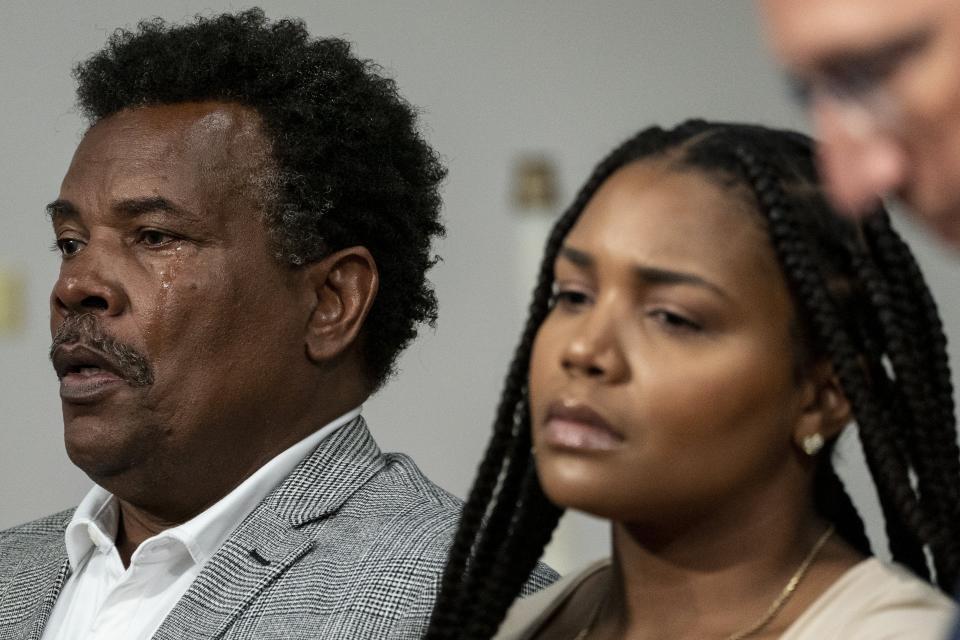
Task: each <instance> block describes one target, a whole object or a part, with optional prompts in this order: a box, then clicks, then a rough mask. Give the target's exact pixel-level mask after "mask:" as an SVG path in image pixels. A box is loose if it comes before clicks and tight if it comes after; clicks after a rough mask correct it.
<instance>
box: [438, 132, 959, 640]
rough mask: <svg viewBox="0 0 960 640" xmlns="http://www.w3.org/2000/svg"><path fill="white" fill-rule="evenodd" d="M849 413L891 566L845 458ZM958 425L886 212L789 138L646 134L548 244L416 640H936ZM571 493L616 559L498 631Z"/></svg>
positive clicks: (933, 324)
mask: <svg viewBox="0 0 960 640" xmlns="http://www.w3.org/2000/svg"><path fill="white" fill-rule="evenodd" d="M851 421H855V422H856V425H857V426H856V428H857V431H858V433H859V437H860V441H861V443H862V445H863V450H864V452H865V455H866V460H867V464H868V467H869V470H870V474H871V476H872V478H873V481H874V483H875V485H876V490H877V494H878V496H879V499H880V504H881V506H882V507H883V512H884V516H885V524H886V533H887V536H888V539H889V544H890V551H891V553H892V556H893V559H894V560H895V561H896V563H898V564H896V565H891V564H886V563H883V562H881V561H879V560H877V559H874V558H873V557H872V550H871V548H870V543H869V541H868V539H867V537H866V535H865V533H864V526H863V523H862V521H861V519H860V517H859V515H858V514H857V511H856V509H855V508H854V506H853V504H852V502H851V501H850V498H849V497H848V496H847V493H846V492H845V490H844V487H843V484H842V483H841V481H840V479H839V478H838V476H837V475H836V473H835V471H834V468H833V464H832V459H831V458H832V455H831V454H832V452H833V445H834V443H835V442H836V439H837V437H838V436H839V435H840V433H841V432H842V431H843V430H844V429H845V428H854V427H852V426H851V427H847V425H848V423H850V422H851ZM956 438H957V433H956V424H955V418H954V407H953V399H952V389H951V383H950V371H949V368H948V364H947V356H946V353H945V339H944V335H943V331H942V328H941V322H940V319H939V317H938V315H937V310H936V306H935V304H934V301H933V300H932V298H931V297H930V293H929V291H928V289H927V287H926V285H925V283H924V281H923V278H922V276H921V274H920V271H919V269H918V267H917V264H916V262H915V261H914V259H913V256H912V255H911V253H910V251H909V249H908V248H907V246H906V245H905V244H904V243H903V241H902V240H901V239H900V237H899V236H898V235H897V234H896V232H895V231H894V230H893V229H892V228H891V227H890V221H889V218H888V217H887V214H886V213H885V212H883V211H877V212H876V213H875V214H874V215H873V216H871V217H870V218H868V219H866V220H865V221H863V222H862V223H860V224H859V225H855V223H852V222H847V221H844V220H841V219H839V218H837V217H835V216H834V215H833V214H832V212H831V211H830V210H829V208H828V205H827V204H826V202H825V201H824V199H823V194H822V191H821V188H820V184H819V182H818V180H817V178H816V175H815V170H814V166H813V158H812V150H811V145H810V141H809V139H807V138H806V137H804V136H801V135H800V134H796V133H791V132H784V131H775V130H770V129H766V128H762V127H758V126H747V125H735V124H714V123H707V122H703V121H691V122H687V123H685V124H683V125H681V126H679V127H677V128H675V129H673V130H669V131H664V130H661V129H658V128H653V129H648V130H646V131H643V132H641V133H640V134H638V135H637V136H635V137H634V138H632V139H631V140H629V141H627V142H626V143H625V144H624V145H622V146H621V147H620V148H618V149H617V150H615V151H614V152H613V153H612V154H611V155H610V156H609V157H608V158H607V159H605V160H604V161H603V162H602V163H601V164H600V165H599V166H598V167H597V168H596V170H595V171H594V173H593V175H592V176H591V178H590V179H589V181H588V182H587V184H586V185H585V186H584V187H583V189H582V190H581V192H580V194H579V195H578V197H577V199H576V201H575V202H574V204H573V206H572V207H571V208H570V210H569V211H568V212H567V213H566V214H565V215H564V216H563V217H562V218H561V219H560V220H559V222H558V223H557V225H556V227H555V229H554V231H553V233H552V235H551V238H550V240H549V241H548V245H547V250H546V256H545V258H544V262H543V267H542V269H541V273H540V280H539V283H538V285H537V288H536V290H535V293H534V299H533V302H532V305H531V310H530V318H529V321H528V323H527V327H526V330H525V332H524V335H523V339H522V341H521V343H520V346H519V348H518V349H517V352H516V356H515V358H514V361H513V363H512V365H511V369H510V373H509V375H508V377H507V380H506V388H505V390H504V394H503V398H502V401H501V405H500V408H499V411H498V414H497V419H496V424H495V431H494V435H493V438H492V440H491V442H490V445H489V448H488V450H487V453H486V456H485V458H484V461H483V463H482V465H481V468H480V471H479V475H478V477H477V479H476V481H475V484H474V487H473V489H472V492H471V494H470V498H469V501H468V503H467V505H466V507H465V510H464V513H463V519H462V523H461V527H460V530H459V533H458V535H457V538H456V541H455V543H454V546H453V548H452V550H451V555H450V559H449V564H448V567H447V570H446V574H445V576H444V581H443V585H442V591H441V594H440V597H439V599H438V601H437V604H436V608H435V610H434V613H433V618H432V622H431V627H430V630H429V632H428V635H427V638H429V639H430V640H443V639H454V638H456V639H457V640H469V639H488V638H490V637H491V636H493V635H494V634H495V633H496V632H497V629H498V628H499V629H500V633H499V635H497V638H549V639H551V640H562V639H565V638H569V639H574V638H575V639H577V640H584V639H586V638H590V639H598V638H604V639H613V638H617V639H622V638H628V639H637V640H639V639H646V638H670V639H671V640H683V639H691V640H692V639H697V640H705V639H706V640H709V639H724V640H734V639H736V640H739V639H741V638H757V639H759V638H783V639H789V640H801V639H802V640H830V639H836V640H841V639H842V640H858V639H862V640H868V639H870V640H873V639H876V638H887V639H892V638H900V639H904V640H906V639H907V638H909V639H910V640H926V639H928V638H929V639H931V640H933V639H936V640H940V638H942V634H944V633H945V632H946V628H947V626H948V625H949V623H950V620H951V619H952V617H953V616H954V605H953V604H952V603H951V601H950V600H949V599H948V598H947V597H946V596H944V595H943V593H942V592H941V591H939V590H938V589H937V588H936V587H935V586H934V585H938V586H939V587H940V588H942V589H952V588H953V586H954V585H955V583H956V580H957V578H958V577H960V498H958V492H960V453H958V448H957V444H956ZM563 508H574V509H579V510H582V511H586V512H589V513H592V514H595V515H597V516H600V517H603V518H607V519H609V520H610V521H611V525H612V542H613V552H612V560H610V561H608V562H603V563H599V564H598V565H594V566H592V567H588V568H587V569H586V570H584V571H583V572H580V573H578V574H575V575H572V576H567V577H566V578H564V579H563V580H561V581H560V582H559V583H557V584H556V585H554V586H553V587H551V588H549V589H547V590H546V591H544V592H541V593H539V594H535V595H534V596H532V597H531V598H529V599H527V600H521V601H518V602H517V604H516V605H515V606H514V607H513V608H512V609H511V611H510V615H509V617H508V618H507V621H506V622H505V623H503V624H502V625H501V623H502V621H503V619H504V616H505V614H506V613H507V609H508V607H510V605H511V603H512V602H513V601H514V599H515V598H516V596H517V594H518V592H519V591H520V588H521V586H522V584H523V582H524V580H525V578H526V577H527V575H528V573H529V572H530V570H531V568H532V567H533V566H534V563H535V562H536V559H537V558H538V557H539V556H540V554H541V552H542V551H543V547H544V545H545V544H546V543H547V541H548V540H549V538H550V535H551V532H552V530H553V528H554V526H555V525H556V522H557V519H558V518H559V516H560V514H561V512H562V510H563ZM931 582H932V584H931Z"/></svg>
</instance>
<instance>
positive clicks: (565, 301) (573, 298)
mask: <svg viewBox="0 0 960 640" xmlns="http://www.w3.org/2000/svg"><path fill="white" fill-rule="evenodd" d="M588 302H590V296H588V295H587V294H586V293H584V292H583V291H577V290H575V289H558V290H556V291H554V293H553V306H560V307H565V308H574V307H579V306H582V305H584V304H587V303H588Z"/></svg>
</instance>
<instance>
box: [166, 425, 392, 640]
mask: <svg viewBox="0 0 960 640" xmlns="http://www.w3.org/2000/svg"><path fill="white" fill-rule="evenodd" d="M384 464H385V463H384V461H383V459H382V456H381V454H380V450H379V449H378V448H377V445H376V443H375V442H374V441H373V438H372V437H371V436H370V433H369V431H367V427H366V424H365V423H364V421H363V418H357V419H356V420H354V421H353V422H351V423H349V424H347V425H344V426H343V427H341V428H340V429H338V430H337V431H336V432H335V433H333V434H331V435H330V436H329V437H328V438H326V439H325V440H324V441H323V442H321V443H320V445H319V446H318V447H317V449H315V450H314V452H313V453H312V454H310V455H309V456H307V458H306V459H305V460H304V461H303V462H301V463H300V465H299V466H298V467H297V468H296V469H295V470H294V471H293V473H291V474H290V476H288V477H287V478H286V479H285V480H284V481H283V482H281V483H280V485H279V486H278V487H277V488H276V489H274V490H273V491H272V492H271V493H270V495H269V496H267V498H266V499H265V500H264V501H263V502H262V503H261V504H260V505H259V506H258V507H257V508H256V509H254V511H253V512H252V513H251V514H250V515H249V516H247V518H246V519H245V520H244V522H243V523H242V524H241V525H240V526H239V527H238V528H237V530H236V531H234V532H233V533H232V534H231V535H230V537H229V538H228V539H227V541H226V542H225V543H224V545H223V546H222V547H221V548H220V549H219V550H218V551H217V553H215V554H214V555H213V557H212V558H210V561H209V562H208V563H207V565H206V566H205V567H204V568H203V570H202V571H201V572H200V574H199V575H198V576H197V579H196V580H195V581H194V582H193V584H192V585H191V586H190V588H189V589H188V590H187V592H186V593H185V594H184V595H183V597H182V598H181V599H180V601H179V602H178V603H177V604H176V606H175V607H174V608H173V610H172V611H171V612H170V614H169V615H168V616H167V618H166V619H165V620H164V622H163V624H162V625H161V626H160V628H159V629H158V630H157V632H156V634H155V635H154V640H181V639H182V638H185V637H200V638H219V637H222V636H223V634H225V633H226V631H227V630H228V628H229V626H230V625H231V624H232V623H233V622H234V620H236V619H237V618H238V617H239V616H240V615H241V614H242V613H243V611H244V610H245V609H246V608H247V607H249V606H250V604H251V603H252V602H253V601H254V600H256V598H257V597H258V596H259V595H260V593H261V592H262V591H263V590H264V588H266V587H267V585H269V584H271V583H272V582H273V581H274V580H276V579H277V578H278V577H279V576H280V575H281V574H282V573H283V572H284V571H286V570H287V569H288V568H289V567H290V566H291V565H293V564H294V563H295V562H297V560H299V559H300V558H301V557H303V555H304V554H306V553H308V552H309V551H310V550H311V549H312V548H313V546H314V545H315V527H304V526H303V525H305V524H307V523H310V522H313V521H316V520H319V519H321V518H324V517H326V516H327V515H329V514H331V513H333V512H335V511H336V510H337V509H338V508H339V507H340V505H342V504H343V503H344V502H345V501H346V500H347V499H348V498H349V497H350V496H351V495H352V494H353V493H354V492H355V491H356V490H357V489H359V488H360V487H361V486H362V485H363V484H364V483H365V482H366V481H367V480H369V479H370V478H371V477H373V476H374V475H375V474H376V473H377V472H378V471H379V470H380V469H381V468H382V467H383V465H384Z"/></svg>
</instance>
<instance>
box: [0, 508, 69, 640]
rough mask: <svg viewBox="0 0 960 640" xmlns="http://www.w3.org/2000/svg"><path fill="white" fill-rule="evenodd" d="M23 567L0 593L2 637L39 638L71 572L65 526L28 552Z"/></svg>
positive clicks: (23, 639)
mask: <svg viewBox="0 0 960 640" xmlns="http://www.w3.org/2000/svg"><path fill="white" fill-rule="evenodd" d="M69 520H70V519H69V516H68V517H67V518H66V520H65V521H64V523H63V526H64V529H65V528H66V525H67V523H68V522H69ZM20 569H21V570H20V572H19V573H17V575H16V576H14V578H13V579H12V580H11V581H10V583H9V584H8V585H7V588H6V590H5V591H4V592H3V594H0V640H7V639H10V640H14V639H15V640H40V636H41V635H42V634H43V628H44V627H45V626H46V624H47V620H49V619H50V613H51V612H52V611H53V605H54V604H56V602H57V598H58V597H59V596H60V591H61V590H62V589H63V585H64V583H65V582H66V581H67V578H68V577H69V576H70V562H69V560H68V559H67V549H66V545H65V542H64V538H63V530H61V531H60V535H56V536H50V537H49V538H48V540H45V541H44V543H42V544H40V545H38V546H37V547H36V548H35V549H34V550H33V551H31V552H30V553H28V554H26V555H25V556H24V558H23V562H22V563H21V565H20Z"/></svg>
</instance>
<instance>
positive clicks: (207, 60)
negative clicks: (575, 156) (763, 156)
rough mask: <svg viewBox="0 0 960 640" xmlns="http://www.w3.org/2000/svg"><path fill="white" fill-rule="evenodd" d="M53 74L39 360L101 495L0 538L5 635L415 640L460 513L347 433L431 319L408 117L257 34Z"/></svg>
mask: <svg viewBox="0 0 960 640" xmlns="http://www.w3.org/2000/svg"><path fill="white" fill-rule="evenodd" d="M75 77H76V79H77V80H78V83H79V88H78V96H79V105H80V108H81V109H82V111H83V113H84V114H85V115H86V116H87V117H88V118H89V122H90V128H89V129H88V130H87V131H86V133H85V134H84V136H83V138H82V140H81V142H80V144H79V146H78V148H77V149H76V152H75V154H74V156H73V160H72V162H71V164H70V167H69V169H68V171H67V174H66V176H65V178H64V179H63V183H62V186H61V190H60V194H59V196H58V197H57V198H56V200H54V201H53V202H52V203H51V204H50V205H49V206H48V210H49V214H50V218H51V221H52V223H53V231H54V235H55V246H56V250H57V251H58V252H59V254H60V256H61V267H60V276H59V279H58V280H57V281H56V283H55V284H54V287H53V292H52V294H51V297H50V313H51V332H52V335H53V344H52V347H51V358H52V362H53V365H54V367H55V369H56V373H57V376H58V378H59V379H60V398H61V401H62V407H63V418H64V437H65V443H66V448H67V452H68V454H69V456H70V458H71V460H72V461H73V462H74V463H75V464H76V465H77V466H78V467H80V468H81V469H83V470H84V471H85V472H86V473H87V474H88V475H89V476H90V478H91V479H93V481H94V482H95V483H96V486H95V487H94V488H93V489H92V490H91V491H90V492H89V494H88V495H87V496H86V498H84V500H83V501H82V502H81V504H80V505H79V507H78V508H77V509H76V510H69V511H66V512H63V513H59V514H56V515H53V516H49V517H46V518H43V519H41V520H37V521H35V522H31V523H29V524H25V525H22V526H19V527H16V528H13V529H10V530H7V531H4V532H0V638H3V639H10V640H13V639H16V640H23V639H24V638H36V639H42V640H65V639H68V638H69V639H71V640H73V639H83V638H109V639H114V638H116V639H123V640H134V639H146V638H157V639H181V638H213V637H216V638H233V639H240V638H251V639H257V640H266V639H269V638H276V639H279V638H284V639H289V638H318V637H323V638H351V639H353V638H376V639H380V638H419V637H420V636H421V635H422V633H423V630H424V629H425V627H426V623H427V619H428V616H429V613H430V610H431V607H432V604H433V600H434V596H435V593H436V590H437V588H438V584H439V578H440V574H441V570H442V567H443V562H444V559H445V555H446V550H447V547H448V545H449V542H450V539H451V538H452V534H453V531H454V527H455V522H456V519H457V517H458V514H459V510H460V502H459V501H458V500H457V499H455V498H454V497H452V496H450V495H448V494H447V493H446V492H444V491H443V490H441V489H440V488H439V487H437V486H436V485H434V484H432V483H431V482H430V481H429V480H428V479H427V478H425V477H424V476H423V475H422V474H421V472H420V471H419V470H418V469H417V467H416V466H415V465H414V463H413V462H412V461H411V460H410V459H409V458H408V457H406V456H404V455H402V454H384V453H381V452H380V450H379V449H378V447H377V445H376V443H375V442H374V440H373V438H372V437H371V435H370V433H369V432H368V430H367V426H366V424H365V423H364V420H363V418H362V417H361V414H360V408H361V405H362V403H363V402H364V401H365V400H366V399H367V398H368V397H369V396H370V394H372V393H374V392H375V391H376V390H377V389H378V388H380V387H381V386H382V385H383V384H384V383H385V382H386V381H387V379H388V378H389V377H390V375H391V374H392V372H393V370H394V363H395V360H396V358H397V356H398V354H399V353H400V352H401V350H402V349H403V348H404V347H405V346H406V345H407V344H409V343H410V341H411V340H412V339H413V338H414V337H415V336H416V334H417V328H418V326H419V325H420V324H422V323H432V322H433V320H434V319H435V317H436V312H437V306H436V299H435V296H434V292H433V290H432V288H431V286H430V284H429V282H428V281H427V280H426V272H427V270H428V269H429V268H430V266H431V265H432V264H433V263H434V261H435V257H434V255H433V253H432V249H431V244H432V240H433V239H434V238H436V237H437V236H439V235H441V234H442V233H443V226H442V224H441V222H440V219H439V208H440V196H439V193H438V188H439V184H440V182H441V180H442V178H443V176H444V173H445V171H444V169H443V167H442V166H441V164H440V163H439V161H438V159H437V156H436V154H435V153H434V152H433V150H432V149H431V148H430V147H429V146H428V145H427V144H426V142H425V141H424V140H423V139H422V137H421V136H420V134H419V133H418V131H417V126H416V118H415V111H414V108H413V107H411V106H410V105H409V104H407V103H406V102H405V101H404V100H403V99H402V98H400V97H399V96H398V94H397V89H396V86H395V85H394V83H393V81H391V80H389V79H387V78H385V77H383V76H381V75H380V74H379V72H378V70H377V67H376V66H375V65H373V63H371V62H369V61H365V60H361V59H358V58H357V57H355V56H354V55H353V54H352V53H351V51H350V46H349V45H348V44H347V43H346V42H344V41H341V40H337V39H312V38H311V37H310V36H309V34H308V33H307V31H306V29H305V27H304V25H303V24H302V22H299V21H296V20H280V21H277V22H269V21H267V20H266V19H265V17H264V15H263V13H262V12H261V11H259V10H256V9H254V10H249V11H245V12H242V13H238V14H235V15H229V14H225V15H220V16H215V17H212V18H197V19H196V20H195V21H194V22H192V23H189V24H185V25H180V26H177V25H168V24H166V23H164V22H162V21H160V20H159V19H158V20H153V21H147V22H143V23H141V24H140V25H139V28H138V29H136V30H135V31H125V30H121V31H117V32H115V33H114V34H113V35H112V36H111V37H110V39H109V41H108V42H107V45H106V46H105V48H104V49H102V50H101V51H99V52H98V53H96V54H94V55H93V56H92V57H90V58H89V59H88V60H86V61H84V62H82V63H81V64H80V65H79V66H78V67H77V68H76V69H75ZM396 427H397V428H402V425H396ZM536 579H543V580H545V579H546V578H544V576H543V575H541V574H539V573H538V574H537V577H535V580H536Z"/></svg>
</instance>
